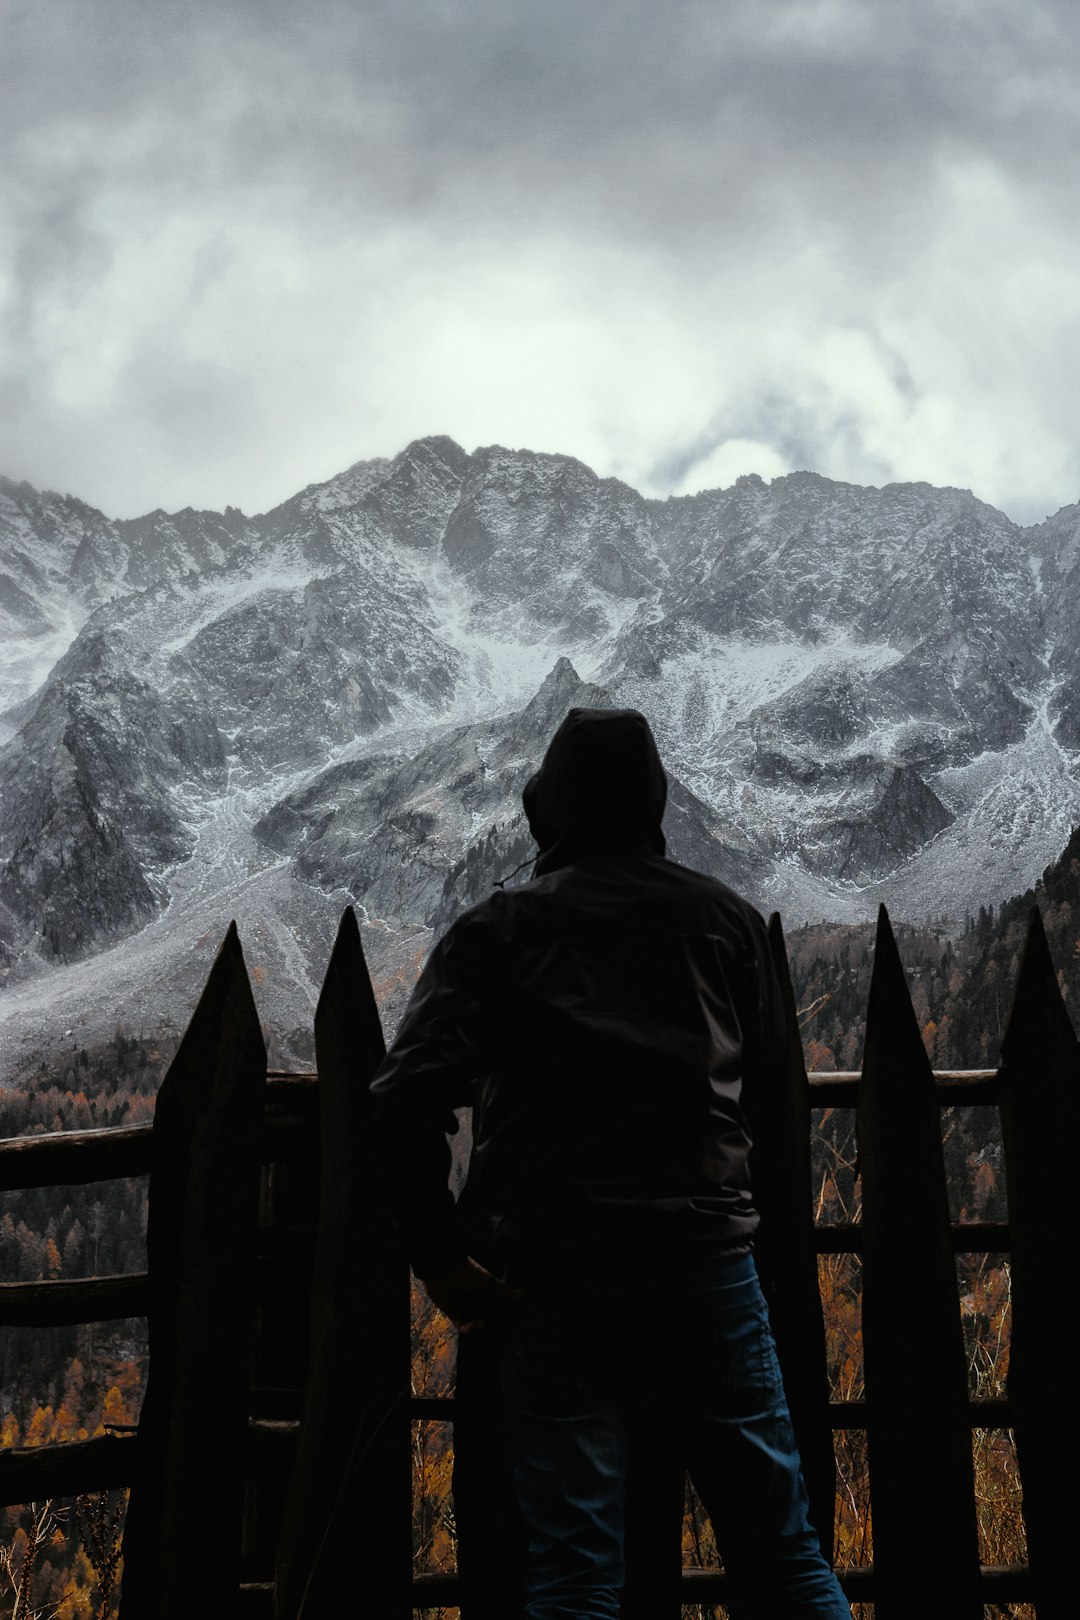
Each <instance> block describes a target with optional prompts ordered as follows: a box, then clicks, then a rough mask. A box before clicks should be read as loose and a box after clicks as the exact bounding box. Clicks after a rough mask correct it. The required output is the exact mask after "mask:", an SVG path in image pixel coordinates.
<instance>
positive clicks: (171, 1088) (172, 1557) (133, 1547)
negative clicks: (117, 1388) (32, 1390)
mask: <svg viewBox="0 0 1080 1620" xmlns="http://www.w3.org/2000/svg"><path fill="white" fill-rule="evenodd" d="M265 1095H266V1048H265V1046H264V1044H263V1038H262V1033H261V1030H260V1028H259V1018H258V1014H257V1012H256V1010H255V1003H254V1000H253V999H252V994H251V986H250V984H249V982H248V976H247V970H246V968H245V966H244V957H243V952H242V951H241V949H240V940H239V937H238V935H237V932H236V924H235V923H232V924H231V925H230V927H229V931H228V933H227V934H226V936H225V940H224V943H223V944H222V946H221V949H220V951H219V952H218V955H217V959H216V961H215V962H214V966H213V968H212V969H211V972H210V977H209V979H208V980H207V983H206V988H205V989H204V990H203V993H202V996H201V997H200V999H199V1004H198V1006H197V1007H196V1009H195V1013H194V1016H193V1017H192V1020H191V1023H190V1024H189V1025H188V1028H187V1032H186V1033H185V1035H184V1038H183V1040H182V1041H181V1043H180V1048H179V1050H178V1051H177V1054H176V1056H175V1058H174V1059H173V1061H172V1064H171V1065H170V1067H169V1072H168V1074H167V1075H166V1076H165V1079H164V1080H163V1081H162V1084H161V1089H160V1091H159V1092H158V1097H157V1104H156V1110H155V1114H154V1130H153V1157H152V1168H151V1172H150V1192H149V1218H148V1223H147V1251H148V1256H149V1286H150V1313H149V1324H150V1376H149V1380H148V1383H147V1390H146V1399H145V1401H144V1402H143V1409H142V1415H141V1418H140V1420H139V1451H140V1462H139V1475H138V1481H137V1483H136V1484H135V1486H134V1487H133V1488H132V1492H131V1502H130V1505H129V1508H128V1516H127V1525H126V1528H125V1531H124V1576H123V1613H124V1620H187V1617H188V1616H189V1615H190V1614H191V1612H192V1605H193V1603H194V1605H195V1606H196V1607H197V1609H198V1611H199V1614H200V1616H203V1617H205V1620H218V1617H220V1620H226V1617H228V1620H231V1617H232V1616H233V1615H234V1614H235V1612H236V1604H237V1594H238V1588H239V1584H240V1523H241V1515H242V1507H243V1481H244V1463H245V1452H246V1446H247V1430H248V1410H247V1397H248V1383H249V1377H250V1365H251V1344H252V1334H253V1327H254V1321H253V1318H254V1291H253V1281H254V1263H255V1246H256V1225H257V1218H258V1199H259V1147H260V1134H261V1130H262V1121H263V1106H264V1099H265Z"/></svg>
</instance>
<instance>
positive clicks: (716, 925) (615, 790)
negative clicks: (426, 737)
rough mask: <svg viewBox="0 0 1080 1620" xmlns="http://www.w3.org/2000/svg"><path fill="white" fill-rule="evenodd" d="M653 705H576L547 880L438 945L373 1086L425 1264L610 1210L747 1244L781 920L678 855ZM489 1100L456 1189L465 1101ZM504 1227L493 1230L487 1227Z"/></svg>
mask: <svg viewBox="0 0 1080 1620" xmlns="http://www.w3.org/2000/svg"><path fill="white" fill-rule="evenodd" d="M665 793H666V782H665V779H664V775H663V770H662V768H661V766H660V761H659V758H658V756H657V754H656V748H655V744H654V743H653V740H652V735H651V733H650V731H649V728H648V725H647V723H646V722H645V720H644V719H643V717H642V716H640V715H638V714H636V713H634V712H633V711H609V710H572V711H571V713H570V715H568V717H567V719H566V721H565V722H564V723H563V725H562V727H560V729H559V731H558V732H557V733H556V735H555V738H554V739H553V741H552V744H551V746H550V748H549V750H548V753H547V755H546V756H545V760H544V764H543V766H542V767H541V770H540V772H539V773H538V774H537V776H535V777H534V778H533V779H532V781H531V782H530V783H529V785H528V787H527V788H526V790H525V795H524V801H525V807H526V810H527V812H528V814H529V820H530V824H531V826H532V828H533V831H534V834H535V835H536V836H537V841H538V842H539V843H540V845H541V851H542V853H541V855H540V857H539V859H538V861H537V864H536V872H537V876H536V877H534V878H533V880H532V881H531V882H528V883H525V884H522V885H520V886H519V887H516V888H508V889H505V890H499V889H497V890H495V892H494V893H493V894H492V895H491V896H490V897H489V898H488V899H486V900H484V901H482V902H481V903H480V904H479V905H476V906H473V907H472V908H471V910H469V911H467V912H465V913H464V915H463V916H462V917H460V918H459V919H458V921H457V922H456V923H454V925H453V926H452V927H451V928H450V929H449V930H448V932H447V933H446V934H445V936H444V937H443V938H442V939H441V940H440V941H439V943H438V944H437V945H436V947H435V948H434V950H433V951H432V953H431V956H430V958H429V960H428V963H427V965H426V967H425V968H424V971H423V973H422V975H421V978H420V981H419V983H418V984H417V986H416V989H415V991H414V992H413V996H412V999H411V1000H410V1002H409V1006H408V1008H407V1010H406V1014H405V1018H404V1021H403V1023H402V1026H401V1030H400V1032H399V1034H398V1036H397V1039H396V1041H395V1042H394V1045H393V1047H392V1048H391V1050H390V1052H389V1053H388V1055H387V1057H386V1060H385V1062H384V1063H383V1065H382V1067H381V1068H380V1070H379V1073H378V1074H377V1076H376V1078H375V1080H374V1082H373V1084H372V1092H373V1096H374V1099H375V1117H376V1128H377V1130H378V1132H379V1160H380V1164H381V1170H382V1179H383V1185H384V1189H385V1191H386V1196H387V1197H388V1200H389V1202H390V1203H391V1205H392V1207H393V1209H394V1211H395V1214H396V1217H397V1220H398V1223H399V1226H400V1228H401V1230H402V1233H403V1236H404V1238H405V1241H406V1243H407V1246H408V1250H409V1255H410V1259H411V1260H412V1262H413V1267H414V1270H415V1271H416V1272H417V1273H418V1275H420V1276H434V1275H437V1274H439V1273H441V1272H444V1271H447V1270H449V1269H451V1268H452V1267H453V1266H455V1265H457V1264H460V1263H461V1262H462V1261H463V1259H464V1257H465V1255H466V1253H467V1252H470V1250H471V1251H472V1252H477V1249H478V1248H479V1249H480V1250H481V1251H482V1252H484V1257H485V1258H486V1259H487V1260H488V1261H489V1263H490V1260H491V1258H492V1256H494V1257H495V1259H496V1260H498V1261H500V1262H501V1261H503V1260H506V1259H508V1258H509V1259H510V1260H512V1259H513V1258H514V1256H515V1255H516V1254H520V1253H523V1252H525V1253H528V1254H531V1255H533V1256H536V1255H539V1254H541V1253H542V1252H543V1251H545V1250H551V1251H556V1252H557V1251H560V1250H569V1249H570V1248H571V1247H572V1246H573V1245H574V1244H575V1243H578V1242H580V1240H581V1237H582V1234H583V1232H584V1231H587V1230H589V1229H591V1228H594V1227H596V1226H597V1225H599V1224H604V1225H606V1226H607V1227H611V1226H613V1225H614V1226H615V1227H618V1226H619V1225H620V1223H621V1224H622V1225H623V1226H624V1227H627V1226H632V1225H634V1224H636V1225H637V1226H638V1227H639V1228H640V1226H641V1224H642V1223H643V1222H644V1223H645V1224H646V1225H647V1226H648V1227H649V1228H650V1229H651V1230H652V1231H653V1232H654V1233H655V1232H663V1233H667V1234H670V1235H671V1236H672V1237H673V1238H674V1239H675V1240H676V1241H685V1240H686V1239H687V1238H690V1239H691V1240H692V1239H693V1237H694V1236H696V1235H697V1234H699V1233H707V1235H708V1239H709V1241H710V1242H715V1243H716V1244H717V1245H718V1246H734V1245H740V1244H745V1243H746V1242H748V1241H749V1239H750V1237H751V1236H752V1234H753V1232H754V1230H755V1227H756V1225H757V1215H756V1212H755V1210H754V1206H753V1200H752V1196H751V1189H750V1181H749V1173H748V1164H747V1160H748V1152H749V1147H750V1138H749V1132H748V1129H747V1124H746V1110H745V1108H744V1103H745V1100H746V1093H747V1089H748V1088H749V1089H751V1090H752V1091H754V1092H755V1093H757V1094H758V1098H759V1100H762V1099H764V1097H765V1095H766V1093H767V1090H768V1087H769V1084H770V1076H771V1075H774V1074H775V1073H776V1072H777V1068H778V1066H779V1065H780V1064H782V1063H783V1061H784V1041H785V1032H784V1025H783V1019H782V1015H781V1010H780V1003H779V992H778V989H777V985H776V980H775V976H774V973H773V969H772V965H771V958H770V955H769V949H768V942H767V938H766V935H765V928H764V924H763V922H762V920H761V917H760V916H759V915H758V913H757V912H756V911H755V910H754V909H753V908H752V907H751V906H750V905H748V904H747V903H746V901H744V900H742V899H741V898H740V897H739V896H738V895H736V894H734V893H733V892H732V891H731V890H730V889H728V888H726V887H725V886H724V885H723V884H721V883H718V882H716V881H715V880H714V879H712V878H708V877H705V876H703V875H702V874H700V873H697V872H693V871H690V870H689V869H687V868H686V867H683V866H679V865H677V864H676V863H675V862H673V861H669V860H667V859H665V858H664V855H663V848H664V844H663V838H662V836H661V834H660V817H661V815H662V813H663V808H664V799H665ZM462 1105H471V1106H472V1109H473V1125H472V1129H473V1151H472V1159H471V1163H470V1168H469V1175H468V1183H467V1186H466V1189H465V1192H464V1193H463V1195H462V1200H461V1204H460V1206H459V1207H455V1205H454V1202H453V1199H452V1197H451V1195H450V1193H449V1191H448V1189H447V1178H448V1172H449V1167H450V1151H449V1146H448V1144H447V1140H446V1131H447V1129H448V1127H449V1126H450V1125H452V1120H450V1118H449V1116H450V1113H451V1110H453V1109H455V1108H458V1107H460V1106H462ZM485 1237H486V1239H487V1240H488V1241H487V1242H486V1243H485Z"/></svg>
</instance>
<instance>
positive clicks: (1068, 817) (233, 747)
mask: <svg viewBox="0 0 1080 1620" xmlns="http://www.w3.org/2000/svg"><path fill="white" fill-rule="evenodd" d="M1078 610H1080V506H1076V507H1069V508H1065V509H1063V511H1061V512H1059V513H1058V514H1056V516H1055V517H1053V518H1049V519H1047V521H1046V522H1045V523H1043V524H1040V525H1037V526H1035V527H1033V528H1029V529H1021V528H1019V527H1018V526H1017V525H1015V524H1013V523H1011V522H1010V520H1009V519H1008V518H1006V517H1005V516H1004V514H1002V513H1000V512H997V511H996V510H995V509H994V508H992V507H990V506H987V505H986V504H985V503H983V502H980V501H978V500H977V499H975V497H973V496H972V495H971V494H970V493H969V492H967V491H962V490H951V489H945V490H941V489H934V488H932V487H931V486H929V485H926V484H894V485H888V486H886V487H885V488H883V489H873V488H860V487H858V486H854V485H849V484H841V483H835V482H832V481H830V480H828V479H825V478H822V477H820V476H819V475H817V474H814V473H793V474H790V475H788V476H786V477H784V478H777V479H774V480H773V481H772V482H771V483H770V484H766V483H764V482H763V481H762V480H761V479H760V478H757V477H754V476H749V477H744V478H740V479H739V480H737V482H736V483H735V485H733V486H732V487H731V488H730V489H726V490H711V491H705V492H703V493H702V494H700V495H696V496H686V497H678V498H672V499H669V500H666V501H656V500H648V499H646V498H644V497H642V496H641V495H639V494H638V493H637V492H636V491H634V490H632V489H631V488H629V487H628V486H627V485H625V484H623V483H621V482H619V481H618V480H616V479H610V478H599V477H597V476H596V474H594V473H593V472H592V471H590V469H589V468H587V467H585V466H584V465H583V464H582V463H580V462H578V461H575V460H573V459H572V458H570V457H565V456H556V455H541V454H538V453H535V452H531V451H519V450H509V449H505V448H503V447H499V446H492V447H487V448H483V449H479V450H477V451H475V452H474V453H472V454H471V455H470V454H468V453H467V452H466V451H464V450H463V449H462V448H461V447H460V446H458V445H456V444H454V443H453V442H452V441H451V440H448V439H445V438H430V439H424V440H419V441H416V442H415V443H414V444H412V445H409V446H408V447H407V448H406V449H405V450H404V451H402V452H401V454H400V455H398V456H396V457H394V458H393V459H392V460H378V461H371V462H359V463H357V464H356V465H355V466H354V467H352V468H350V469H348V470H347V471H346V472H344V473H342V474H340V475H339V476H337V477H335V478H332V479H330V480H328V481H326V482H325V483H322V484H316V485H312V486H309V487H308V488H307V489H305V490H303V491H301V492H300V493H299V494H297V495H296V496H294V497H292V498H291V499H290V500H288V501H286V502H284V503H283V504H282V505H281V506H279V507H277V508H276V509H275V510H274V511H272V512H269V513H266V514H262V515H260V516H255V517H248V516H245V515H244V514H243V513H241V512H239V511H237V510H236V509H234V508H227V509H226V511H225V512H224V513H210V512H195V511H192V510H187V511H184V512H181V513H177V514H172V515H169V514H165V513H162V512H155V513H151V514H148V515H147V516H146V517H143V518H138V519H133V520H125V521H119V522H118V521H112V520H110V519H108V518H107V517H105V516H104V515H103V514H101V513H100V512H96V511H95V510H94V509H93V508H91V507H89V506H87V505H85V503H82V502H80V501H78V500H76V499H74V498H73V497H71V496H59V495H55V494H50V493H44V494H42V493H39V492H37V491H35V490H32V489H31V488H30V486H28V485H25V484H18V485H17V484H13V483H11V482H10V481H7V480H0V631H2V637H0V649H2V650H0V744H2V747H0V939H2V944H0V974H2V975H4V976H5V977H6V979H7V983H8V986H9V989H8V991H7V992H6V995H5V996H0V1003H2V1002H3V1001H4V1000H5V999H7V1000H10V997H11V995H12V994H13V988H14V987H15V986H24V985H25V986H26V991H25V993H26V994H29V987H30V985H31V982H36V981H38V980H41V982H42V986H43V988H42V994H44V993H45V992H44V985H45V984H47V983H53V984H54V991H55V985H56V983H57V982H58V981H57V972H56V969H57V964H62V963H64V962H76V961H77V960H78V959H80V958H88V957H90V956H93V955H95V953H100V952H102V951H103V950H105V951H108V950H114V949H117V948H119V946H120V945H121V944H122V942H123V941H124V940H126V939H128V938H129V937H130V936H131V935H132V933H133V931H136V930H138V929H140V928H142V929H144V930H145V929H146V928H148V927H151V928H153V929H154V930H157V931H159V932H161V931H163V932H164V933H165V934H168V933H170V932H172V933H174V934H175V935H176V939H177V941H178V942H180V941H182V940H183V939H184V938H185V937H187V934H186V930H187V927H188V923H187V921H186V920H185V919H186V918H187V917H188V913H187V911H185V907H187V906H189V905H191V904H194V901H193V899H192V897H193V896H198V897H199V905H200V906H202V905H203V903H204V902H205V901H206V900H207V899H208V898H209V897H210V896H211V895H212V894H215V893H216V894H217V897H218V899H219V900H220V902H221V905H222V907H223V908H225V907H227V906H228V905H229V904H232V903H234V902H233V901H232V900H231V899H230V896H231V895H233V894H239V893H240V892H241V891H242V892H243V894H244V895H247V896H251V895H254V894H256V893H259V892H262V890H261V889H260V885H266V884H269V883H270V882H271V879H270V876H269V875H268V874H271V873H273V874H277V875H276V876H275V877H274V878H273V882H274V883H277V884H278V885H279V887H280V886H282V885H284V887H282V888H281V893H282V895H284V893H285V889H287V890H288V893H289V899H288V900H287V901H284V900H283V901H282V905H283V909H282V912H281V920H282V923H283V927H284V928H285V929H286V931H291V932H292V933H293V935H294V936H296V935H298V934H302V933H303V911H304V906H305V904H307V905H308V906H309V908H310V909H314V910H320V907H322V906H323V905H324V903H325V900H326V897H327V896H330V895H332V896H334V897H335V903H336V900H337V899H341V898H342V897H345V898H352V899H354V900H355V901H356V902H358V903H359V905H360V906H361V907H363V908H364V910H365V913H366V914H367V916H368V917H369V920H370V921H371V926H373V927H374V926H375V924H376V922H377V923H378V925H379V935H378V938H377V939H374V940H373V945H380V942H381V943H385V942H386V940H388V939H389V937H390V936H391V935H396V933H397V932H398V931H401V930H404V931H405V933H406V935H408V937H410V938H411V937H412V934H413V933H414V931H415V929H416V928H417V927H420V928H422V929H423V928H431V927H437V926H442V925H443V924H444V923H445V922H446V921H448V920H449V918H450V916H451V915H453V914H454V913H455V911H456V910H457V909H459V908H460V905H461V904H463V903H465V902H467V900H468V899H470V898H472V897H473V896H474V895H475V894H476V893H479V892H482V891H483V888H484V886H485V885H486V884H487V883H489V882H490V881H492V879H493V878H494V877H495V876H501V875H503V874H504V873H505V872H506V871H508V870H509V869H510V868H511V867H512V866H513V865H516V864H517V860H519V859H521V858H523V856H524V853H525V852H526V851H527V839H526V834H525V829H524V826H523V823H522V821H521V816H520V804H519V797H518V796H519V793H520V786H521V783H522V782H523V780H524V777H525V775H526V774H527V770H528V768H531V767H532V766H533V765H534V764H535V762H536V759H537V758H538V757H539V754H540V753H541V752H542V749H543V746H544V743H545V742H546V739H547V737H548V736H549V735H550V733H551V731H552V730H553V729H554V727H555V725H556V724H557V723H558V720H559V718H561V714H562V713H564V712H565V709H566V707H568V706H570V704H571V703H573V702H578V703H581V702H586V701H587V702H594V703H612V704H616V705H632V706H634V707H638V708H641V709H642V710H643V711H644V712H645V713H646V714H647V715H648V716H649V718H650V720H651V722H652V724H653V726H654V729H655V731H656V734H657V737H658V740H659V742H660V745H661V750H662V753H663V754H664V757H665V760H666V762H667V764H668V766H669V769H670V772H671V775H672V807H671V810H670V812H669V816H668V832H669V838H670V842H671V845H672V848H673V851H675V852H676V853H677V854H681V858H684V859H687V860H689V861H691V862H692V863H693V864H699V865H702V866H705V867H707V868H708V869H710V870H713V871H715V872H716V873H717V875H720V876H723V877H726V878H727V879H728V880H729V881H733V882H735V883H736V885H737V886H739V887H742V888H743V889H744V890H745V891H746V892H748V893H749V894H750V895H751V897H752V898H753V899H754V900H755V901H756V902H757V903H758V904H759V905H761V906H763V907H765V908H772V907H778V908H779V909H780V910H781V911H782V912H783V914H784V915H785V917H786V918H788V919H790V920H791V921H792V922H797V921H802V920H809V919H815V918H835V919H838V920H842V919H852V920H854V919H857V918H859V917H862V916H864V915H869V914H870V913H871V912H872V910H873V908H874V907H875V906H876V904H877V901H878V900H879V899H882V898H884V899H886V900H887V901H888V902H889V904H890V908H891V909H892V910H893V912H894V914H896V915H897V916H900V917H903V916H908V917H912V918H920V917H922V916H923V915H925V914H926V913H927V912H929V911H935V912H940V911H941V910H943V909H947V910H952V911H953V912H954V914H955V915H956V916H957V917H961V916H962V915H963V913H964V912H965V911H966V910H974V909H975V908H976V907H977V906H978V904H980V903H983V902H984V901H989V900H992V899H1000V898H1001V897H1003V896H1006V895H1008V894H1011V893H1013V892H1017V891H1019V890H1021V889H1023V888H1024V887H1026V886H1027V885H1028V884H1029V883H1030V882H1031V881H1032V880H1033V878H1034V877H1035V875H1036V874H1037V873H1038V872H1041V870H1042V869H1043V867H1044V866H1045V865H1046V864H1047V862H1048V861H1049V860H1051V859H1053V857H1054V856H1055V855H1056V854H1057V853H1058V852H1059V851H1060V849H1061V848H1062V847H1063V845H1064V843H1065V842H1066V840H1067V838H1068V836H1069V833H1070V832H1071V830H1072V828H1073V827H1074V826H1075V825H1076V824H1077V822H1080V753H1078V750H1080V611H1078ZM511 856H514V857H515V859H513V860H511V859H510V857H511ZM286 873H287V882H286V877H285V874H286ZM275 892H277V891H275ZM305 894H307V895H310V896H311V899H310V902H304V901H303V896H304V895H305ZM290 908H292V911H290ZM293 912H296V913H297V914H296V915H293ZM199 914H200V916H202V912H201V911H200V913H199ZM192 915H193V913H192ZM222 916H223V918H224V920H226V921H227V916H226V914H225V910H224V909H223V910H222ZM387 931H388V932H387ZM283 937H284V936H283ZM177 948H178V949H179V948H180V946H179V944H178V946H177ZM120 954H121V956H123V952H122V951H121V953H120ZM279 954H280V962H279V965H278V969H275V972H280V973H281V974H287V973H288V972H290V971H291V972H293V974H294V977H295V976H296V972H297V969H296V964H295V962H294V965H293V968H292V969H287V968H286V966H285V961H286V958H287V957H288V956H289V955H290V951H289V949H288V948H287V945H283V946H282V949H281V951H280V953H279ZM63 971H64V970H63V969H61V972H60V977H61V978H62V977H63ZM23 994H24V992H23V991H20V996H22V995H23ZM31 1000H32V996H31ZM28 1004H29V1003H28ZM0 1016H2V1010H0Z"/></svg>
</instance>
